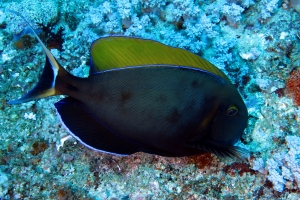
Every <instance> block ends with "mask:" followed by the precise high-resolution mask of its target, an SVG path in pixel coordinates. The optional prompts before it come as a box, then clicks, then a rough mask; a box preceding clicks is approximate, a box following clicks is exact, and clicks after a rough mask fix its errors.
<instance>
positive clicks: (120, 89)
mask: <svg viewBox="0 0 300 200" xmlns="http://www.w3.org/2000/svg"><path fill="white" fill-rule="evenodd" d="M10 12H13V13H15V14H17V15H19V16H20V17H22V16H21V15H20V14H19V13H17V12H15V11H10ZM22 18H23V19H24V20H25V21H26V19H25V18H24V17H22ZM27 23H28V22H27ZM28 24H29V26H30V27H31V25H30V23H28ZM31 29H32V28H31ZM32 31H33V33H34V35H35V37H36V38H37V40H38V41H39V43H40V45H41V46H42V48H43V50H44V52H45V53H46V60H45V65H44V69H43V72H42V75H41V77H40V79H39V81H38V83H37V85H36V86H35V87H34V88H33V89H32V90H31V91H29V92H28V93H27V94H25V95H24V96H23V97H21V98H20V99H17V100H11V101H9V102H8V103H9V104H20V103H24V102H28V101H32V100H38V99H40V98H45V97H49V96H53V95H67V96H68V97H66V98H63V99H62V100H60V101H58V102H57V103H55V107H56V110H57V114H58V117H59V118H60V120H61V123H62V124H63V125H64V126H65V127H66V129H67V130H68V132H69V133H70V134H71V135H72V136H73V137H75V138H76V139H77V140H78V141H79V142H80V143H82V144H84V145H85V146H87V147H89V148H91V149H94V150H97V151H101V152H107V153H112V154H118V155H129V154H133V153H135V152H146V153H151V154H157V155H161V156H170V157H181V156H191V155H196V154H202V153H205V152H211V153H214V154H216V155H218V156H222V157H237V158H242V157H244V155H245V152H246V150H244V149H243V148H240V147H237V146H234V144H235V143H236V142H237V141H238V140H239V139H240V138H241V136H242V133H243V131H244V129H245V127H246V125H247V120H248V111H247V108H246V106H245V103H244V102H243V99H242V98H241V96H240V94H239V92H238V91H237V89H236V88H235V87H234V85H233V84H232V83H231V82H230V80H229V79H228V78H227V76H226V75H225V74H224V73H223V72H222V71H221V70H219V69H218V68H217V67H215V66H214V65H213V64H211V63H209V62H208V61H206V60H204V59H203V58H201V57H199V56H198V55H196V54H193V53H191V52H189V51H187V50H184V49H180V48H174V47H170V46H167V45H164V44H162V43H159V42H156V41H153V40H148V39H142V38H133V37H125V36H109V37H102V38H99V39H97V40H96V41H94V42H93V43H92V45H91V48H90V54H91V67H90V75H89V77H88V78H79V77H76V76H73V75H71V74H70V73H69V72H67V71H66V70H65V69H64V68H63V67H62V66H61V65H60V64H59V62H58V61H57V60H56V59H55V57H54V56H53V55H52V54H51V52H50V51H49V50H48V49H47V48H46V46H45V45H44V44H43V42H42V41H41V40H40V38H39V37H38V35H37V34H36V33H35V32H34V30H33V29H32Z"/></svg>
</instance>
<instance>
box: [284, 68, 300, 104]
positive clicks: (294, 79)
mask: <svg viewBox="0 0 300 200" xmlns="http://www.w3.org/2000/svg"><path fill="white" fill-rule="evenodd" d="M286 89H287V92H288V94H289V95H290V96H292V97H293V99H294V104H295V105H296V106H300V70H299V69H295V70H293V71H292V72H291V74H290V77H289V79H288V80H287V82H286Z"/></svg>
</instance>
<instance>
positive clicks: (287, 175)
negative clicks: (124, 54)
mask: <svg viewBox="0 0 300 200" xmlns="http://www.w3.org/2000/svg"><path fill="white" fill-rule="evenodd" d="M6 8H8V9H11V10H15V11H17V12H19V13H21V14H22V15H23V16H24V17H25V18H26V19H27V20H28V21H29V22H30V23H31V24H32V25H33V26H34V28H35V30H36V31H37V32H38V33H39V36H40V37H41V38H42V40H43V42H45V43H46V44H47V46H48V48H49V49H51V52H52V54H53V55H54V56H55V57H56V58H57V59H58V61H59V62H60V63H61V64H62V66H64V67H65V68H66V69H67V70H68V71H70V72H71V73H72V74H74V75H76V76H81V77H86V76H88V73H89V47H90V45H91V43H92V42H93V41H94V40H95V39H97V38H99V37H101V36H108V35H126V36H138V37H143V38H147V39H153V40H156V41H160V42H162V43H164V44H167V45H170V46H174V47H180V48H184V49H187V50H189V51H192V52H194V53H196V54H198V55H200V56H201V57H203V58H205V59H207V60H208V61H210V62H211V63H213V64H214V65H216V66H217V67H218V68H219V69H221V70H222V71H223V72H225V74H227V75H228V77H229V78H230V80H231V81H232V82H233V83H234V84H235V85H236V87H237V88H238V90H239V92H240V93H241V95H242V96H243V98H244V101H245V103H246V105H247V108H248V112H249V121H248V126H247V128H246V130H245V131H244V135H243V137H242V138H241V142H239V143H238V144H237V145H238V146H240V147H243V148H246V149H248V150H249V151H251V156H250V157H249V159H248V160H246V161H244V162H243V161H239V160H236V159H225V158H218V157H216V156H215V155H213V154H210V153H207V154H203V155H199V156H193V157H182V158H168V157H161V156H156V155H150V154H145V153H136V154H133V155H130V156H123V157H120V156H113V155H110V154H105V153H99V152H96V151H93V150H90V149H88V148H86V147H85V146H83V145H81V144H79V143H78V142H76V140H75V139H73V138H71V137H69V136H68V133H67V132H66V130H65V129H64V127H62V125H61V124H60V122H59V120H58V118H57V116H56V113H55V108H54V103H55V102H57V101H58V100H59V99H61V97H50V98H47V99H42V100H39V101H36V102H29V103H25V104H20V105H9V104H7V101H8V100H12V99H16V98H18V97H20V96H22V95H23V94H24V93H25V92H27V91H29V90H30V89H31V88H33V86H34V85H35V84H36V82H37V81H38V77H39V75H40V74H41V71H42V68H43V65H44V61H45V55H44V52H43V51H42V48H41V47H40V45H39V44H38V42H37V40H36V39H35V38H34V37H33V35H31V34H30V31H29V29H28V26H27V24H26V23H25V22H24V20H22V19H20V18H19V17H16V16H15V15H13V14H11V13H8V12H5V9H6ZM299 67H300V1H299V0H290V1H289V0H285V1H282V0H206V1H201V0H198V1H191V0H174V1H166V0H151V1H150V0H113V1H108V0H107V1H102V0H90V1H86V0H73V1H66V0H35V1H34V0H14V1H11V0H1V4H0V95H1V97H0V124H1V126H0V199H136V200H137V199H139V200H140V199H141V200H142V199H190V200H192V199H227V200H229V199H267V198H269V199H300V131H299V128H300V109H299V106H300V83H299V82H300V69H299Z"/></svg>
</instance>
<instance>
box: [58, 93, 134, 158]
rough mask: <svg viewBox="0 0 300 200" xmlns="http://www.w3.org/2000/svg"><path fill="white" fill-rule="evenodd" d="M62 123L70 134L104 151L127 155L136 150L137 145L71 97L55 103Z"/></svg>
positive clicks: (95, 148)
mask: <svg viewBox="0 0 300 200" xmlns="http://www.w3.org/2000/svg"><path fill="white" fill-rule="evenodd" d="M55 107H56V110H57V113H58V115H59V116H60V119H61V121H62V123H63V124H64V125H65V126H66V128H67V129H68V131H69V132H70V134H71V135H72V136H74V137H75V138H76V139H77V140H78V141H79V142H81V143H82V144H84V145H85V146H87V147H89V148H91V149H94V150H97V151H101V152H106V153H112V154H119V155H129V154H132V153H135V152H137V151H138V150H137V145H136V144H135V143H133V142H130V141H127V140H126V139H123V138H121V137H119V136H118V135H116V134H115V133H113V132H112V131H111V130H109V129H108V128H106V127H105V126H104V125H103V124H102V123H101V122H100V121H99V120H98V119H96V118H95V117H94V116H93V115H92V114H91V113H90V112H89V111H87V110H85V109H84V107H83V105H82V103H81V102H80V101H77V100H76V99H73V98H71V97H67V98H64V99H62V100H60V101H59V102H57V103H55Z"/></svg>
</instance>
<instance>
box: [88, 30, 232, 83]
mask: <svg viewBox="0 0 300 200" xmlns="http://www.w3.org/2000/svg"><path fill="white" fill-rule="evenodd" d="M90 53H91V58H92V62H93V65H94V70H95V71H96V72H97V71H101V70H108V69H112V68H122V67H127V66H142V65H151V64H161V65H177V66H187V67H194V68H199V69H202V70H205V71H208V72H211V73H213V74H215V75H218V76H220V77H222V78H224V79H225V80H229V79H228V78H227V76H226V75H225V74H224V73H223V72H222V71H221V70H219V69H218V68H217V67H215V66H214V65H213V64H211V63H210V62H208V61H206V60H205V59H203V58H201V57H200V56H198V55H196V54H193V53H191V52H189V51H187V50H184V49H180V48H174V47H170V46H167V45H164V44H162V43H160V42H156V41H153V40H148V39H142V38H134V37H126V36H110V37H103V38H99V39H98V40H96V41H94V42H93V44H92V46H91V49H90Z"/></svg>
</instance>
